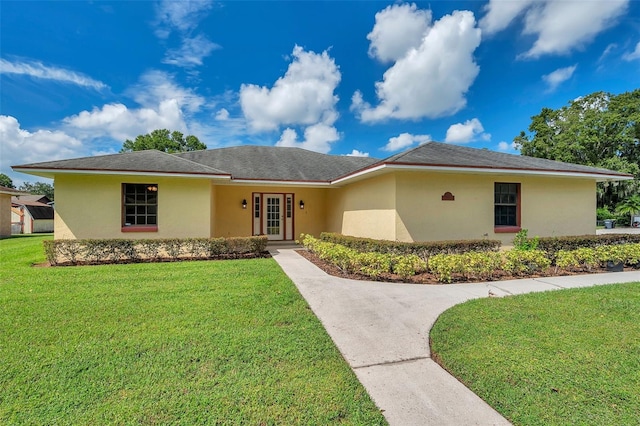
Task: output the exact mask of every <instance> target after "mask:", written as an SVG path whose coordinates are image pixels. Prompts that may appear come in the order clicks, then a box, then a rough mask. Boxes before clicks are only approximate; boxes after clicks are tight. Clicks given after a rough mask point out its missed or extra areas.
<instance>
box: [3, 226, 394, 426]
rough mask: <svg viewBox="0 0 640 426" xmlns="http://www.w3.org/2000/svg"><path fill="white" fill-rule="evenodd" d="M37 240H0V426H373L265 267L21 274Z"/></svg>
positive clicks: (373, 412)
mask: <svg viewBox="0 0 640 426" xmlns="http://www.w3.org/2000/svg"><path fill="white" fill-rule="evenodd" d="M45 238H50V237H45ZM42 240H43V237H22V238H11V239H6V240H2V241H0V389H2V391H0V424H34V425H41V424H105V423H107V424H169V423H170V424H185V425H191V424H216V423H217V424H240V423H242V424H253V425H259V424H265V425H267V424H287V425H289V424H333V423H342V424H362V425H372V424H385V420H384V418H383V416H382V415H381V414H380V412H379V410H377V409H376V407H375V405H374V404H373V402H372V401H371V400H370V398H369V396H368V395H367V393H366V391H365V390H364V388H363V387H362V386H361V384H360V383H359V382H358V380H357V379H356V377H355V375H354V374H353V372H352V371H351V370H350V369H349V367H348V365H347V364H346V363H345V361H344V360H343V358H342V357H341V355H340V353H339V352H338V350H337V349H336V348H335V346H334V345H333V343H332V341H331V339H330V338H329V337H328V335H327V334H326V332H325V331H324V329H323V328H322V326H321V324H320V322H319V321H318V320H317V318H316V317H315V316H314V315H313V313H312V312H311V311H310V309H309V308H308V306H307V304H306V302H305V301H304V299H302V297H301V296H300V295H299V293H298V291H297V290H296V288H295V286H294V285H293V283H292V282H291V281H290V280H289V279H288V278H287V277H286V275H285V274H284V273H283V272H282V270H281V269H280V268H279V267H278V265H277V264H276V262H275V261H274V260H273V259H254V260H236V261H206V262H177V263H159V264H130V265H107V266H84V267H57V268H40V267H32V266H31V265H32V264H33V263H38V262H43V261H44V256H43V251H42Z"/></svg>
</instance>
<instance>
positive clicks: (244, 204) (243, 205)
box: [242, 199, 247, 209]
mask: <svg viewBox="0 0 640 426" xmlns="http://www.w3.org/2000/svg"><path fill="white" fill-rule="evenodd" d="M242 208H243V209H246V208H247V200H246V199H243V200H242Z"/></svg>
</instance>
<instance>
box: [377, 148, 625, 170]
mask: <svg viewBox="0 0 640 426" xmlns="http://www.w3.org/2000/svg"><path fill="white" fill-rule="evenodd" d="M380 164H405V165H420V166H453V167H469V168H489V169H511V170H529V171H548V172H569V173H590V174H606V175H620V176H621V177H622V176H628V175H626V174H625V173H620V172H615V171H612V170H607V169H601V168H597V167H589V166H582V165H579V164H570V163H562V162H560V161H553V160H546V159H543V158H535V157H527V156H524V155H516V154H507V153H503V152H496V151H490V150H487V149H477V148H468V147H464V146H458V145H450V144H446V143H440V142H427V143H426V144H424V145H420V146H418V147H416V148H414V149H411V150H409V151H405V152H401V153H400V154H396V155H392V156H391V157H388V158H386V159H384V160H382V161H381V162H380Z"/></svg>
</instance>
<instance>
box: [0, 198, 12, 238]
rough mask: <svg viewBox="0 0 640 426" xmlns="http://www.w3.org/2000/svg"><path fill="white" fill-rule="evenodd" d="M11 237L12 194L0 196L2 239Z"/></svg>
mask: <svg viewBox="0 0 640 426" xmlns="http://www.w3.org/2000/svg"><path fill="white" fill-rule="evenodd" d="M10 236H11V194H0V238H4V237H10Z"/></svg>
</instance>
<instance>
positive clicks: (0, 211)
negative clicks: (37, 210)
mask: <svg viewBox="0 0 640 426" xmlns="http://www.w3.org/2000/svg"><path fill="white" fill-rule="evenodd" d="M14 195H26V192H22V191H18V190H17V189H13V188H8V187H6V186H0V238H7V237H10V236H11V197H13V196H14Z"/></svg>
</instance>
